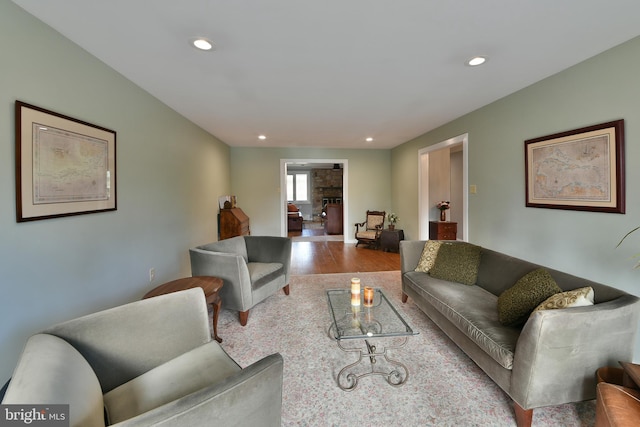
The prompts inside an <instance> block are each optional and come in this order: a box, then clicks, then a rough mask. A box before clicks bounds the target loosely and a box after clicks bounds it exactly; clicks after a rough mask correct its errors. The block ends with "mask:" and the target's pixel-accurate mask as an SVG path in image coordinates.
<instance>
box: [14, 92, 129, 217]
mask: <svg viewBox="0 0 640 427" xmlns="http://www.w3.org/2000/svg"><path fill="white" fill-rule="evenodd" d="M15 119H16V218H17V221H18V222H24V221H34V220H39V219H46V218H56V217H61V216H69V215H81V214H88V213H95V212H104V211H113V210H116V209H117V204H116V133H115V132H114V131H112V130H109V129H105V128H103V127H100V126H96V125H92V124H90V123H86V122H83V121H80V120H77V119H73V118H71V117H67V116H64V115H62V114H58V113H54V112H52V111H48V110H45V109H43V108H39V107H35V106H33V105H29V104H26V103H24V102H20V101H16V104H15Z"/></svg>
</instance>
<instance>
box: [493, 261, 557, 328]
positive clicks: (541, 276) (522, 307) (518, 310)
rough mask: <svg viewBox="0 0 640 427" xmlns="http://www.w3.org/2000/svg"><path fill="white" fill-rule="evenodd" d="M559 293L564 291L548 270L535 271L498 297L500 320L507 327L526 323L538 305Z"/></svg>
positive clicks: (539, 269)
mask: <svg viewBox="0 0 640 427" xmlns="http://www.w3.org/2000/svg"><path fill="white" fill-rule="evenodd" d="M559 292H562V289H560V287H559V286H558V285H557V284H556V281H555V280H553V277H551V274H549V272H548V271H547V270H545V269H544V268H538V269H537V270H533V271H531V272H529V273H527V274H525V275H524V276H522V277H521V278H520V279H519V280H518V281H517V282H516V283H515V284H514V285H513V286H512V287H510V288H509V289H507V290H505V291H504V292H503V293H502V294H501V295H500V296H499V297H498V320H499V321H500V323H502V324H503V325H506V326H509V325H514V326H515V325H519V324H521V323H524V322H525V321H526V320H527V317H529V315H530V314H531V312H532V311H533V310H534V309H535V308H536V307H537V306H538V305H540V304H541V303H542V302H543V301H544V300H546V299H547V298H549V297H550V296H552V295H555V294H557V293H559Z"/></svg>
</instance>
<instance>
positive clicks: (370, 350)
mask: <svg viewBox="0 0 640 427" xmlns="http://www.w3.org/2000/svg"><path fill="white" fill-rule="evenodd" d="M364 342H365V344H366V347H359V348H349V347H344V346H343V345H342V343H341V341H340V340H337V343H338V347H339V348H340V349H341V350H342V351H344V352H347V353H358V354H359V357H358V360H357V361H355V362H354V363H351V364H349V365H347V366H345V367H344V368H342V369H341V370H340V372H339V373H338V377H337V379H336V380H337V383H338V387H340V388H341V389H342V390H344V391H352V390H354V389H355V388H356V387H357V385H358V381H359V380H360V378H364V377H368V376H371V375H381V376H383V377H385V379H386V380H387V382H388V383H389V384H390V385H392V386H394V387H400V386H402V385H403V384H404V383H406V382H407V380H408V379H409V369H407V367H406V366H405V365H404V364H403V363H400V362H399V361H397V360H394V359H392V358H390V357H389V355H388V353H387V352H388V351H389V350H394V349H399V348H401V347H403V346H404V345H405V344H406V343H407V337H404V338H403V339H402V342H400V343H399V344H395V345H393V346H390V347H383V348H382V351H379V350H378V348H377V347H376V346H375V345H372V344H371V343H369V340H364ZM379 358H383V359H384V361H385V362H386V363H382V364H381V363H378V362H379V360H378V359H379ZM361 363H365V364H366V363H369V364H370V369H369V370H368V371H366V372H364V373H356V371H355V370H354V368H355V367H356V366H358V365H360V364H361ZM381 365H388V366H386V368H387V369H384V366H381Z"/></svg>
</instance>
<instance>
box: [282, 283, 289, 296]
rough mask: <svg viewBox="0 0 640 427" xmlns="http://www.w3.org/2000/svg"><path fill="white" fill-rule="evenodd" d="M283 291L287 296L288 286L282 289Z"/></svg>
mask: <svg viewBox="0 0 640 427" xmlns="http://www.w3.org/2000/svg"><path fill="white" fill-rule="evenodd" d="M282 289H283V290H284V294H285V295H289V285H287V286H285V287H284V288H282Z"/></svg>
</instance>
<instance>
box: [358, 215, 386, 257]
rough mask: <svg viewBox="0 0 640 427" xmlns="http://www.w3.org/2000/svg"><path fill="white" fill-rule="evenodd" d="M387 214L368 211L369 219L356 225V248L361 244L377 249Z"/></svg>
mask: <svg viewBox="0 0 640 427" xmlns="http://www.w3.org/2000/svg"><path fill="white" fill-rule="evenodd" d="M385 215H386V212H380V211H367V219H366V221H364V222H357V223H356V224H355V225H356V240H357V241H358V243H356V247H358V245H359V244H360V243H364V244H366V245H367V246H370V247H373V248H377V247H378V243H379V242H378V241H379V239H380V234H382V230H383V229H384V217H385Z"/></svg>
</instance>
